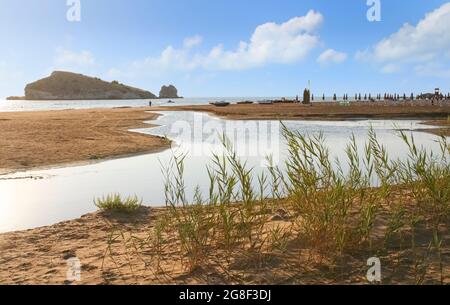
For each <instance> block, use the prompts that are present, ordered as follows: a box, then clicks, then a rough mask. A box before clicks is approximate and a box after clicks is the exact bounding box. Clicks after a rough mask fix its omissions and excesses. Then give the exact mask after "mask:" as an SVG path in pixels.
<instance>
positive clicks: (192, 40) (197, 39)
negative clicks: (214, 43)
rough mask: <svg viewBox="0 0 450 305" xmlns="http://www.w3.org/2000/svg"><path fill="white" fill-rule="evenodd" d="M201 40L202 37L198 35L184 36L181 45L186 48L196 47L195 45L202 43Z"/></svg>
mask: <svg viewBox="0 0 450 305" xmlns="http://www.w3.org/2000/svg"><path fill="white" fill-rule="evenodd" d="M202 42H203V37H202V36H200V35H195V36H192V37H188V38H186V39H185V40H184V43H183V46H184V47H185V48H186V49H190V48H193V47H196V46H198V45H200V44H202Z"/></svg>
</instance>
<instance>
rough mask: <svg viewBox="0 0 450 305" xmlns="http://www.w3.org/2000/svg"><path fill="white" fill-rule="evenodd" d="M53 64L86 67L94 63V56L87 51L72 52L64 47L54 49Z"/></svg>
mask: <svg viewBox="0 0 450 305" xmlns="http://www.w3.org/2000/svg"><path fill="white" fill-rule="evenodd" d="M54 64H55V65H56V66H58V67H71V68H73V67H86V66H92V65H94V64H95V58H94V56H93V55H92V54H91V53H90V52H89V51H81V52H78V53H77V52H74V51H71V50H67V49H64V48H61V47H59V48H57V49H56V56H55V59H54Z"/></svg>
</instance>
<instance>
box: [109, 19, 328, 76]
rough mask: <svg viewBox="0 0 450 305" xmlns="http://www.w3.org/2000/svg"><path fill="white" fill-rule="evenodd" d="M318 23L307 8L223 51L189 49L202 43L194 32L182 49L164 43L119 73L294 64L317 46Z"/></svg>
mask: <svg viewBox="0 0 450 305" xmlns="http://www.w3.org/2000/svg"><path fill="white" fill-rule="evenodd" d="M322 23H323V16H322V15H321V14H320V13H318V12H315V11H313V10H311V11H309V12H308V13H307V14H306V15H305V16H301V17H295V18H292V19H290V20H288V21H287V22H285V23H281V24H277V23H274V22H270V23H265V24H262V25H259V26H258V27H256V29H255V31H254V32H253V34H252V36H251V37H250V39H249V41H241V42H240V43H239V44H238V46H237V47H236V48H235V49H231V50H227V49H226V48H225V47H224V46H223V45H222V44H219V45H217V46H215V47H213V48H211V49H210V50H209V51H206V52H203V53H200V52H193V50H192V48H193V47H194V46H198V45H200V44H201V43H202V42H203V38H202V37H201V36H198V35H197V36H193V37H189V38H186V39H185V40H184V43H183V47H182V48H179V49H177V48H174V47H173V46H168V47H167V48H166V49H165V50H164V51H162V52H161V54H160V55H159V56H157V57H148V58H146V59H144V60H139V61H135V62H134V63H132V65H131V67H128V68H126V70H127V71H124V72H122V75H128V76H131V75H134V74H140V73H153V74H154V73H159V74H161V73H165V72H168V71H180V70H181V71H192V70H195V69H204V70H209V71H224V70H245V69H252V68H257V67H262V66H265V65H268V64H290V63H295V62H298V61H301V60H303V59H304V58H305V57H306V56H307V55H308V54H309V53H310V51H311V50H313V49H314V48H315V47H317V46H318V45H319V43H320V38H319V35H318V33H317V31H318V30H319V28H320V26H321V25H322ZM114 71H115V70H114ZM115 72H117V71H115ZM115 74H117V73H115Z"/></svg>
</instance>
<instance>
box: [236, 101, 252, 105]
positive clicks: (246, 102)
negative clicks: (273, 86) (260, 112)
mask: <svg viewBox="0 0 450 305" xmlns="http://www.w3.org/2000/svg"><path fill="white" fill-rule="evenodd" d="M237 104H238V105H252V104H253V102H252V101H243V102H238V103H237Z"/></svg>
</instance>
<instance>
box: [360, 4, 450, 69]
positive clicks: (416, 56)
mask: <svg viewBox="0 0 450 305" xmlns="http://www.w3.org/2000/svg"><path fill="white" fill-rule="evenodd" d="M449 29H450V3H446V4H444V5H442V6H441V7H439V8H438V9H436V10H434V11H433V12H430V13H428V14H426V15H425V17H424V19H422V20H421V21H420V22H419V23H418V24H417V25H416V26H414V25H411V24H409V23H406V24H404V25H403V26H402V27H401V28H400V29H399V30H398V31H397V32H395V33H393V34H392V35H391V36H389V37H387V38H385V39H383V40H381V41H380V42H378V43H377V44H376V45H375V46H374V47H372V48H371V49H369V50H366V51H363V52H358V53H357V54H356V57H357V59H359V60H366V61H370V62H374V63H376V64H380V65H382V66H383V70H389V71H393V69H392V67H394V66H395V67H396V69H395V70H397V71H398V70H399V66H400V65H408V64H410V65H411V64H412V65H415V68H417V67H419V66H418V65H423V64H426V63H431V62H435V63H437V62H442V60H448V52H449V49H450V31H449Z"/></svg>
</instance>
